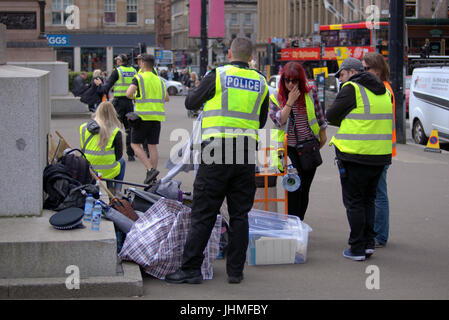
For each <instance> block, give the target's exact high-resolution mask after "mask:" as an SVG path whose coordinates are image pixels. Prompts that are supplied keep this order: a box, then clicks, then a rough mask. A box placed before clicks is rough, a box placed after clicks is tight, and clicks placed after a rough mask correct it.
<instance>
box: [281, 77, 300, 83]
mask: <svg viewBox="0 0 449 320" xmlns="http://www.w3.org/2000/svg"><path fill="white" fill-rule="evenodd" d="M284 81H285V83H289V82H291V83H293V84H298V83H299V79H288V78H284Z"/></svg>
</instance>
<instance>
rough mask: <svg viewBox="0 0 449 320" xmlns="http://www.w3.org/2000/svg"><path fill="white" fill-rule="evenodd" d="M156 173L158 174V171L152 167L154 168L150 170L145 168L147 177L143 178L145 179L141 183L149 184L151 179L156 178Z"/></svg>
mask: <svg viewBox="0 0 449 320" xmlns="http://www.w3.org/2000/svg"><path fill="white" fill-rule="evenodd" d="M158 174H159V171H158V170H156V169H154V168H151V170H150V171H148V170H147V177H146V178H145V181H144V182H143V183H144V184H150V183H151V181H153V180H154V179H156V177H157V175H158Z"/></svg>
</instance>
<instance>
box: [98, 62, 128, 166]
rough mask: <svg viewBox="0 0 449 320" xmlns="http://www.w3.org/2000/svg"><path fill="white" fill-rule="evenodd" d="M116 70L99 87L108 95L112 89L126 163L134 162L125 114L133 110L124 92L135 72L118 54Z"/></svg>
mask: <svg viewBox="0 0 449 320" xmlns="http://www.w3.org/2000/svg"><path fill="white" fill-rule="evenodd" d="M115 61H116V64H117V68H115V69H114V70H113V71H112V73H111V75H110V76H109V78H108V80H107V81H106V84H105V85H104V86H101V89H102V90H103V93H104V94H106V95H108V92H109V91H110V90H111V89H112V93H113V95H114V99H113V100H112V104H113V105H114V108H115V111H117V116H118V118H119V120H120V122H122V123H123V126H124V127H125V132H126V154H127V155H128V161H134V160H135V158H134V150H133V149H132V148H131V137H130V133H131V127H130V125H129V123H128V120H127V118H126V114H127V113H128V112H131V111H132V110H133V102H132V100H130V99H128V98H127V97H126V90H127V89H128V87H129V85H130V84H131V82H132V79H133V77H134V75H135V74H136V70H135V69H134V68H133V67H131V66H130V65H128V57H127V56H126V54H120V55H118V56H117V57H116V58H115Z"/></svg>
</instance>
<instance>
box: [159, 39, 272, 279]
mask: <svg viewBox="0 0 449 320" xmlns="http://www.w3.org/2000/svg"><path fill="white" fill-rule="evenodd" d="M252 51H253V48H252V44H251V41H250V40H249V39H246V38H236V39H234V40H233V42H232V44H231V49H230V50H229V51H228V59H229V61H230V64H227V65H224V66H222V67H218V68H216V69H214V70H212V71H211V72H209V73H208V74H207V75H206V76H204V79H203V80H202V81H201V82H200V84H199V86H198V87H195V88H193V89H191V90H189V92H188V96H187V97H186V100H185V106H186V108H187V109H188V110H198V109H200V108H201V106H202V105H203V104H204V103H205V105H204V109H203V118H202V123H201V125H202V144H201V147H202V152H201V156H202V159H201V164H200V165H199V168H198V172H197V175H196V178H195V182H194V184H193V208H192V215H191V217H192V227H191V229H190V231H189V234H188V236H187V241H186V244H185V247H184V253H183V260H182V266H181V268H180V269H179V270H178V271H176V272H174V273H172V274H169V275H167V276H166V278H165V280H166V281H168V282H171V283H184V282H187V283H200V282H201V280H202V276H201V264H202V262H203V259H204V255H203V251H204V249H205V247H206V245H207V242H208V240H209V237H210V234H211V231H212V228H213V226H214V224H215V221H216V217H217V214H218V213H219V212H220V207H221V205H222V203H223V201H224V199H225V198H226V200H227V204H228V210H229V217H230V230H231V233H230V239H229V245H228V249H227V257H226V260H227V261H226V272H227V275H228V282H229V283H240V282H241V281H242V279H243V268H244V265H245V260H246V250H247V247H248V228H249V227H248V212H249V211H250V210H251V208H252V206H253V202H254V196H255V192H256V182H255V152H256V145H257V140H258V135H257V130H258V129H259V128H263V127H264V126H265V123H266V120H267V114H268V105H269V100H268V85H267V83H266V80H265V77H264V76H263V75H262V74H259V73H258V72H257V71H255V70H253V69H250V68H249V65H248V62H249V61H251V59H252Z"/></svg>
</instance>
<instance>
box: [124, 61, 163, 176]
mask: <svg viewBox="0 0 449 320" xmlns="http://www.w3.org/2000/svg"><path fill="white" fill-rule="evenodd" d="M141 59H142V61H141V64H142V73H140V74H137V75H136V76H135V77H134V79H133V80H132V84H131V85H130V86H129V88H128V90H127V92H126V96H127V97H128V99H135V109H134V112H135V113H136V114H137V115H138V116H139V118H140V119H141V120H142V121H141V122H140V123H139V124H138V125H137V126H134V127H133V128H132V140H131V147H132V148H133V150H134V152H135V154H136V155H137V157H138V158H139V160H140V161H141V162H142V163H143V165H144V166H145V168H146V169H147V175H146V178H145V180H144V183H145V184H149V183H150V182H151V181H153V180H154V179H155V178H156V177H157V175H158V174H159V171H158V170H157V165H158V158H159V154H158V150H157V145H158V144H159V136H160V133H161V122H163V121H165V109H164V103H165V102H167V101H169V96H168V94H167V89H166V87H165V84H164V81H163V80H162V79H161V78H159V77H158V76H157V75H155V74H154V73H153V66H154V61H155V60H154V56H153V55H150V54H142V57H141ZM144 143H147V144H148V151H149V153H150V156H149V157H148V156H147V154H146V153H145V151H144V150H143V148H142V144H144Z"/></svg>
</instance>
